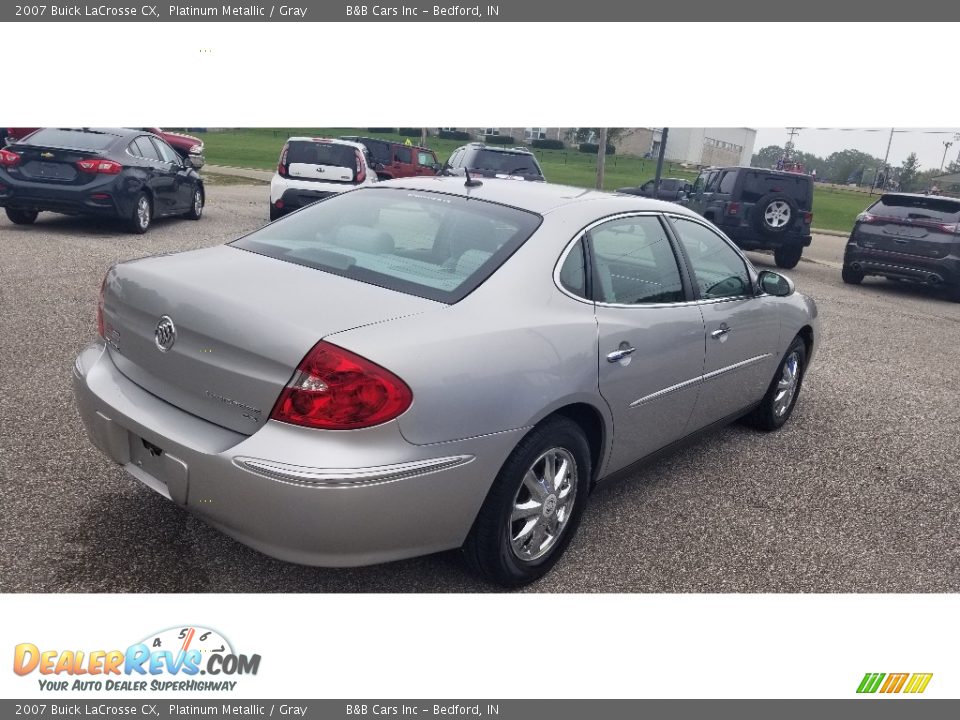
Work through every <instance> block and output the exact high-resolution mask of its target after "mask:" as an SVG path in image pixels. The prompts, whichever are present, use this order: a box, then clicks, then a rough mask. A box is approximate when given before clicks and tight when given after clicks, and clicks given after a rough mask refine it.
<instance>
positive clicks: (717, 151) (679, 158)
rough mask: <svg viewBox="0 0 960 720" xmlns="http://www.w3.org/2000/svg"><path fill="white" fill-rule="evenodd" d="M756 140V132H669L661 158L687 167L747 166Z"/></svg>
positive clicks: (686, 130)
mask: <svg viewBox="0 0 960 720" xmlns="http://www.w3.org/2000/svg"><path fill="white" fill-rule="evenodd" d="M659 140H660V138H659V133H657V137H655V138H654V142H655V144H656V145H657V146H659ZM756 140H757V131H756V128H682V127H678V128H670V130H669V132H668V133H667V151H666V153H665V155H666V159H667V160H671V161H673V162H679V163H687V164H688V165H749V164H750V160H751V158H752V157H753V146H754V143H755V142H756ZM657 150H658V151H659V147H657Z"/></svg>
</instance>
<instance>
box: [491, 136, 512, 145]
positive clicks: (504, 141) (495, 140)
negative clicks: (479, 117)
mask: <svg viewBox="0 0 960 720" xmlns="http://www.w3.org/2000/svg"><path fill="white" fill-rule="evenodd" d="M516 142H517V141H516V140H514V139H513V135H487V143H488V144H490V145H515V144H516Z"/></svg>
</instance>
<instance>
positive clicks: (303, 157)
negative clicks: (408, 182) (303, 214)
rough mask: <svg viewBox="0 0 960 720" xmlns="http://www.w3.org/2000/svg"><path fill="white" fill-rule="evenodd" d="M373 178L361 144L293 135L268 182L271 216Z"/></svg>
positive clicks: (371, 182) (366, 183)
mask: <svg viewBox="0 0 960 720" xmlns="http://www.w3.org/2000/svg"><path fill="white" fill-rule="evenodd" d="M376 181H377V173H376V172H375V171H374V170H373V169H372V162H371V161H370V160H369V159H368V157H367V149H366V148H365V147H364V146H363V145H361V144H360V143H355V142H349V141H347V140H334V139H332V138H313V137H292V138H290V139H289V140H287V142H285V143H284V145H283V150H282V151H281V152H280V162H279V163H278V164H277V172H275V173H274V175H273V180H271V181H270V219H271V220H276V219H277V218H278V217H280V216H281V215H285V214H286V213H288V212H292V211H294V210H298V209H299V208H302V207H304V206H305V205H309V204H310V203H313V202H316V201H317V200H322V199H323V198H325V197H330V196H331V195H336V194H337V193H342V192H343V191H344V190H350V189H352V188H355V187H359V186H361V185H371V184H373V183H375V182H376Z"/></svg>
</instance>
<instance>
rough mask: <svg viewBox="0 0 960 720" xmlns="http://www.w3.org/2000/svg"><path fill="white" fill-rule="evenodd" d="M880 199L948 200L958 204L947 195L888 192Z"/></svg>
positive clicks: (959, 201)
mask: <svg viewBox="0 0 960 720" xmlns="http://www.w3.org/2000/svg"><path fill="white" fill-rule="evenodd" d="M880 197H881V198H885V197H908V198H934V199H935V200H950V201H952V202H955V203H960V198H955V197H950V196H949V195H934V194H933V193H929V194H927V193H910V192H896V191H893V192H891V191H889V190H888V191H887V192H884V193H883V194H882V195H880Z"/></svg>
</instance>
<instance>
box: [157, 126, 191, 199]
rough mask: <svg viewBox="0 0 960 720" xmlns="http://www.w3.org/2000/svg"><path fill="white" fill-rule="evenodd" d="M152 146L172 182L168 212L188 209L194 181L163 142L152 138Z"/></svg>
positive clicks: (176, 155) (173, 151)
mask: <svg viewBox="0 0 960 720" xmlns="http://www.w3.org/2000/svg"><path fill="white" fill-rule="evenodd" d="M153 144H154V145H156V146H157V151H158V152H159V153H160V159H161V160H162V161H163V164H164V172H165V173H166V174H167V175H168V176H169V177H170V178H172V180H173V185H172V189H171V192H170V198H169V212H171V213H173V212H180V211H186V210H187V209H189V207H190V204H191V203H192V202H193V187H194V179H193V177H192V174H191V173H190V171H189V168H187V167H186V166H185V165H184V164H183V161H182V160H181V159H180V156H179V155H178V154H177V151H176V150H174V149H173V148H172V147H170V145H168V144H167V143H166V142H165V141H164V140H161V139H159V138H153Z"/></svg>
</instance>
